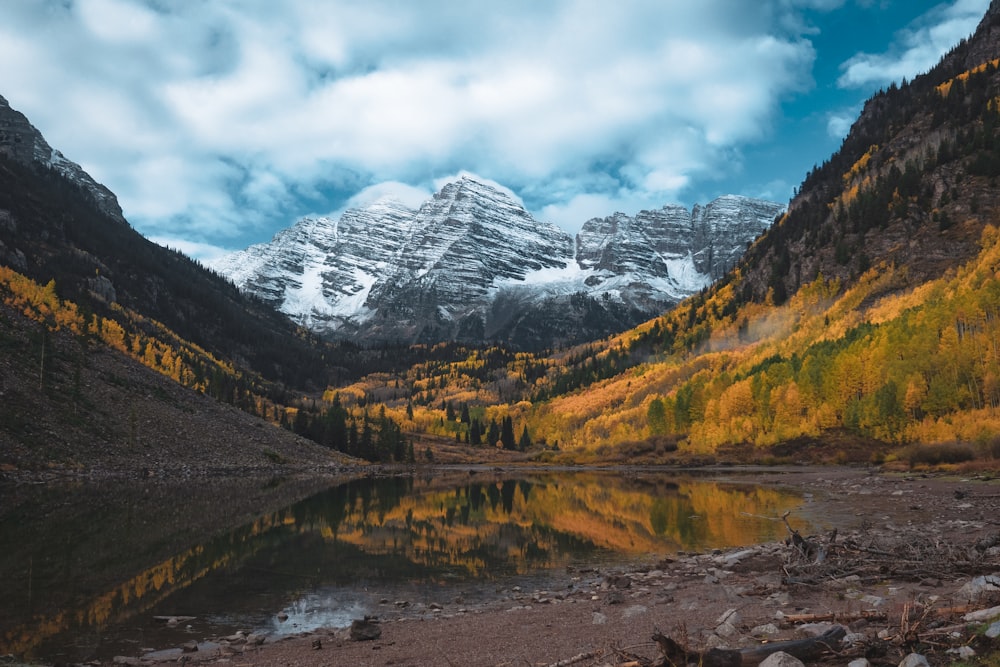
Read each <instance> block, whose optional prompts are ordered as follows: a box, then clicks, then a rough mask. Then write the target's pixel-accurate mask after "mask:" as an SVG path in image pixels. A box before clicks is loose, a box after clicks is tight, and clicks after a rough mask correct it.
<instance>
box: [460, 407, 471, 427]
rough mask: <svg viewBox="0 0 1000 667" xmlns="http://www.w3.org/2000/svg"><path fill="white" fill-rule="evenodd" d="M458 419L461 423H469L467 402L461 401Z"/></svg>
mask: <svg viewBox="0 0 1000 667" xmlns="http://www.w3.org/2000/svg"><path fill="white" fill-rule="evenodd" d="M459 421H461V422H462V423H463V424H468V423H469V421H470V419H469V404H468V403H462V416H461V417H459Z"/></svg>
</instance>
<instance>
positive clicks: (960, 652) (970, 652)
mask: <svg viewBox="0 0 1000 667" xmlns="http://www.w3.org/2000/svg"><path fill="white" fill-rule="evenodd" d="M945 653H950V654H951V655H957V656H958V657H959V658H961V659H962V660H968V659H969V658H971V657H973V656H974V655H976V649H974V648H972V647H971V646H959V647H958V648H950V649H948V650H947V651H945Z"/></svg>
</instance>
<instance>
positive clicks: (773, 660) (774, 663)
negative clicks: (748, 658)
mask: <svg viewBox="0 0 1000 667" xmlns="http://www.w3.org/2000/svg"><path fill="white" fill-rule="evenodd" d="M760 667H805V663H804V662H802V661H801V660H799V659H798V658H796V657H795V656H794V655H789V654H788V653H785V652H784V651H775V652H774V653H772V654H771V655H769V656H767V657H766V658H765V659H764V662H762V663H760Z"/></svg>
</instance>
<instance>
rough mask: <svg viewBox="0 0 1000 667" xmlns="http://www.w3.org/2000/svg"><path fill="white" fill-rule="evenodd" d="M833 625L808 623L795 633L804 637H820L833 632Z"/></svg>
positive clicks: (798, 628)
mask: <svg viewBox="0 0 1000 667" xmlns="http://www.w3.org/2000/svg"><path fill="white" fill-rule="evenodd" d="M833 627H834V624H833V623H806V624H804V625H800V626H799V627H797V628H796V629H795V631H796V632H797V633H798V634H800V635H802V636H803V637H820V636H822V635H825V634H826V633H827V632H829V631H830V630H832V629H833Z"/></svg>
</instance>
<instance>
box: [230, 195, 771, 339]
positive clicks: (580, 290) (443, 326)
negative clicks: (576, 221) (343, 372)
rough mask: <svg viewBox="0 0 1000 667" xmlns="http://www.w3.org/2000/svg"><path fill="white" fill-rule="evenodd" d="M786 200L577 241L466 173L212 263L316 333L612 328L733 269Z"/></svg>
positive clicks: (622, 219)
mask: <svg viewBox="0 0 1000 667" xmlns="http://www.w3.org/2000/svg"><path fill="white" fill-rule="evenodd" d="M782 208H783V207H782V206H780V205H778V204H774V203H771V202H765V201H761V200H755V199H749V198H745V197H735V196H728V197H720V198H719V199H717V200H715V201H713V202H711V203H710V204H708V205H706V206H705V207H695V209H694V211H693V212H692V211H688V210H687V209H685V208H683V207H681V206H665V207H663V208H662V209H659V210H656V211H642V212H640V213H639V214H637V215H636V216H635V217H629V216H627V215H625V214H622V213H616V214H614V215H612V216H609V217H606V218H595V219H593V220H590V221H588V222H586V223H585V224H584V225H583V227H582V229H581V230H580V233H579V234H578V235H577V236H576V238H573V237H572V236H570V235H569V234H568V233H566V232H565V231H563V230H562V229H560V228H558V227H556V226H554V225H551V224H547V223H543V222H539V221H537V220H535V219H534V218H533V217H532V216H531V214H529V213H528V212H527V211H526V210H525V209H524V207H523V206H522V205H521V203H520V202H519V201H518V200H517V199H516V198H515V197H514V196H513V195H512V193H510V192H509V191H507V190H506V189H505V188H502V187H497V186H496V185H495V184H492V183H488V182H484V181H483V180H481V179H478V178H476V177H473V176H470V175H466V176H463V177H461V178H459V179H458V180H455V181H452V182H450V183H446V184H444V186H443V187H442V188H441V190H440V191H439V192H438V193H437V194H435V195H434V196H433V197H432V198H431V199H429V200H427V201H425V202H424V203H423V204H422V205H421V206H420V207H419V208H418V209H417V210H413V209H410V208H407V207H406V206H404V205H403V204H400V203H398V202H394V201H391V200H378V201H376V202H375V203H373V204H370V205H367V206H364V207H362V208H355V209H350V210H348V211H346V212H345V213H344V214H343V215H342V216H341V217H340V219H339V220H336V221H335V220H331V219H329V218H303V219H302V220H300V221H298V222H297V223H296V224H295V225H293V226H292V227H290V228H289V229H286V230H283V231H281V232H279V233H278V234H276V235H275V237H274V238H273V239H272V240H271V241H270V242H269V243H265V244H259V245H255V246H251V247H250V248H247V249H246V250H242V251H239V252H236V253H233V254H231V255H228V256H226V257H223V258H222V259H220V260H218V261H217V262H215V263H214V264H213V268H215V269H216V270H217V271H219V272H220V273H222V274H223V275H226V276H228V277H229V278H230V279H232V280H233V281H234V282H235V283H236V285H237V286H239V287H240V288H241V289H244V290H246V291H248V292H252V293H254V294H256V295H258V296H260V297H261V298H263V299H265V300H267V301H269V302H271V303H272V304H273V305H275V306H276V307H278V308H279V309H281V310H282V311H284V312H285V313H287V314H288V315H290V316H291V317H292V318H293V319H295V320H296V321H298V322H299V323H301V324H303V325H304V326H307V327H310V328H312V329H313V330H315V331H317V332H319V333H322V334H326V335H329V336H331V337H339V338H348V339H353V340H357V341H359V342H369V343H373V342H382V341H392V342H437V341H440V340H461V341H465V342H474V343H483V342H489V341H503V342H506V343H508V344H510V345H513V346H515V347H525V348H538V347H549V346H552V345H555V344H561V343H571V342H579V341H582V340H586V339H588V338H594V337H601V336H606V335H608V334H610V333H613V332H615V331H618V330H622V329H625V328H627V327H629V326H633V325H635V324H637V323H639V322H641V321H643V320H645V319H648V318H649V317H652V316H654V315H656V314H658V313H660V312H662V311H663V310H665V309H667V308H670V307H671V306H673V305H674V304H676V303H677V302H678V301H680V300H681V299H683V298H685V297H686V296H688V295H690V294H692V293H694V292H696V291H698V290H700V289H702V288H703V287H705V286H707V285H708V284H710V283H711V281H712V280H713V279H714V278H715V277H718V276H719V275H722V273H724V272H725V271H726V270H728V268H730V267H731V266H732V265H733V264H734V263H735V261H736V260H737V259H738V258H739V255H740V254H741V253H742V252H743V250H744V249H745V248H746V246H747V244H748V243H749V242H750V241H752V240H753V239H754V238H756V237H757V236H758V235H759V234H760V233H761V232H762V231H764V230H765V229H766V228H767V227H768V225H770V223H771V221H772V220H773V219H774V217H775V216H776V215H777V214H778V213H780V212H781V210H782Z"/></svg>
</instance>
